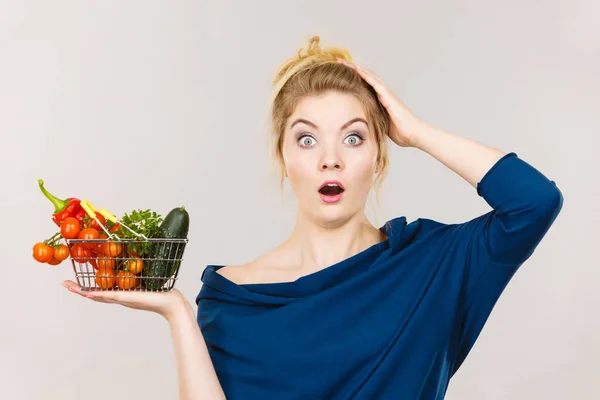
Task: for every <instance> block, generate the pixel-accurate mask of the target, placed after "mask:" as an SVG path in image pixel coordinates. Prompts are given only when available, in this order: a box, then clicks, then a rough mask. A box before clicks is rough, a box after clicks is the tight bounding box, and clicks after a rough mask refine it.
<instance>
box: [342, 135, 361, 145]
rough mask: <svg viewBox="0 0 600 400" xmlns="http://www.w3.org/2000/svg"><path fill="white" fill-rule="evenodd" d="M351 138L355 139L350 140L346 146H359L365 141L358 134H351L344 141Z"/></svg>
mask: <svg viewBox="0 0 600 400" xmlns="http://www.w3.org/2000/svg"><path fill="white" fill-rule="evenodd" d="M351 138H356V139H354V140H352V142H351V143H348V144H350V145H352V146H358V145H360V144H361V143H362V142H363V141H364V140H365V139H364V138H363V137H362V136H361V135H359V134H358V133H354V134H352V135H350V136H348V137H347V138H346V140H348V139H351Z"/></svg>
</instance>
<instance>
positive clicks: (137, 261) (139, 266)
mask: <svg viewBox="0 0 600 400" xmlns="http://www.w3.org/2000/svg"><path fill="white" fill-rule="evenodd" d="M125 268H127V271H129V272H131V273H133V274H139V273H140V272H142V270H143V269H144V262H143V261H142V259H141V258H132V259H130V260H127V262H126V263H125Z"/></svg>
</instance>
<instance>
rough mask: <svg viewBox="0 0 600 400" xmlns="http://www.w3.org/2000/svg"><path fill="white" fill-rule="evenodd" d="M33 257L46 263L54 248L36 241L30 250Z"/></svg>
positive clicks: (50, 257) (52, 255)
mask: <svg viewBox="0 0 600 400" xmlns="http://www.w3.org/2000/svg"><path fill="white" fill-rule="evenodd" d="M31 254H32V255H33V258H34V259H35V260H36V261H38V262H41V263H47V262H48V261H50V260H52V258H53V257H54V248H53V247H52V246H48V245H47V244H46V243H42V242H40V243H36V244H35V245H34V246H33V250H32V252H31Z"/></svg>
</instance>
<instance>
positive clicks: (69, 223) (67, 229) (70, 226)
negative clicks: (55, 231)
mask: <svg viewBox="0 0 600 400" xmlns="http://www.w3.org/2000/svg"><path fill="white" fill-rule="evenodd" d="M80 230H81V225H80V224H79V221H78V220H77V219H75V218H73V217H69V218H65V220H64V221H63V222H62V224H61V225H60V234H61V235H63V237H64V238H65V239H75V238H76V237H77V235H78V234H79V231H80Z"/></svg>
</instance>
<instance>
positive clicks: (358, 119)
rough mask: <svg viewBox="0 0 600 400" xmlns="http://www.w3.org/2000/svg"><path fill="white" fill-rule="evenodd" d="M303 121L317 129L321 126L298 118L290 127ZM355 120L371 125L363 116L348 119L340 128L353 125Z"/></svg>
mask: <svg viewBox="0 0 600 400" xmlns="http://www.w3.org/2000/svg"><path fill="white" fill-rule="evenodd" d="M301 122H302V123H304V124H306V125H310V126H312V127H313V128H315V129H319V127H318V126H317V125H316V124H315V123H313V122H310V121H309V120H306V119H304V118H298V119H297V120H295V121H294V122H293V123H292V125H291V126H290V129H292V128H293V127H294V126H295V125H296V124H299V123H301ZM355 122H363V123H364V124H365V125H367V127H369V124H368V123H367V121H365V120H364V119H363V118H360V117H357V118H352V119H351V120H350V121H348V122H346V123H345V124H344V125H342V127H341V128H340V130H344V129H346V128H347V127H349V126H350V125H352V124H353V123H355Z"/></svg>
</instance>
